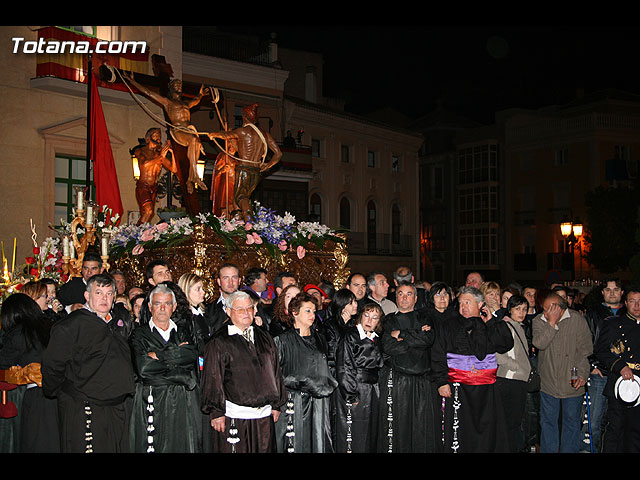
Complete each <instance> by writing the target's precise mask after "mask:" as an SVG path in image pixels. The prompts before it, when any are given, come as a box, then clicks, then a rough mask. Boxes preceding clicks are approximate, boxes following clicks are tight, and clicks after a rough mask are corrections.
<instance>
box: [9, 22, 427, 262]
mask: <svg viewBox="0 0 640 480" xmlns="http://www.w3.org/2000/svg"><path fill="white" fill-rule="evenodd" d="M83 29H84V32H82V30H83ZM0 33H1V35H0V42H2V43H1V44H0V45H1V46H2V53H1V54H0V55H2V60H4V62H5V65H6V68H5V69H4V70H3V73H2V75H1V76H0V89H1V90H0V93H1V94H2V96H3V99H4V100H3V102H2V104H1V106H0V108H1V109H2V114H3V118H4V119H5V121H4V128H3V132H2V137H1V138H0V144H1V145H2V146H3V148H4V151H5V155H3V158H2V159H1V160H0V168H2V171H3V173H4V175H3V176H2V179H1V180H0V182H1V183H0V188H1V189H2V191H3V192H4V194H5V201H4V202H3V205H2V207H0V208H1V211H2V222H0V238H1V239H2V240H3V241H4V244H5V245H8V244H10V243H11V241H13V238H14V237H15V238H16V240H17V242H16V243H17V246H18V248H17V255H16V256H17V263H22V261H23V260H22V259H24V257H25V256H27V255H29V253H30V251H31V248H32V246H33V245H32V241H31V234H32V232H31V230H30V225H31V222H32V223H33V224H35V225H36V228H37V233H38V235H39V240H42V239H43V238H44V237H46V236H49V235H50V234H51V232H50V231H49V230H48V226H49V225H52V226H56V225H59V224H60V218H62V217H63V216H65V215H69V213H70V212H71V209H72V207H73V205H74V198H73V185H76V184H83V183H85V182H86V178H87V173H86V172H87V171H88V170H87V160H86V159H87V142H86V138H87V133H86V131H87V85H86V68H87V66H86V65H87V64H86V60H85V59H83V57H82V55H77V54H63V55H59V54H57V53H44V54H40V53H31V52H26V51H21V52H18V53H12V52H13V50H14V48H15V45H16V41H15V40H13V39H16V38H22V39H23V43H22V45H23V46H24V45H28V46H29V47H31V46H32V45H36V44H37V42H38V41H40V39H41V38H42V39H45V40H50V39H52V38H54V39H56V38H57V39H63V38H67V37H68V36H69V35H80V36H79V37H74V38H92V39H94V40H95V39H100V40H106V41H110V42H121V41H126V40H131V41H143V42H146V45H147V47H148V50H147V54H146V55H144V56H142V57H140V56H139V57H135V58H134V59H131V58H128V57H127V56H126V55H111V56H110V57H109V58H108V59H107V60H105V58H103V57H101V56H96V55H94V56H93V66H94V68H98V67H99V65H101V64H102V63H104V62H106V61H110V62H120V68H122V69H123V70H129V71H134V72H136V73H137V74H138V73H139V74H140V75H141V76H142V78H144V79H146V80H149V81H154V80H156V79H158V78H159V73H158V70H157V68H158V65H160V66H161V67H163V68H164V69H165V70H164V72H165V73H166V72H167V71H168V72H169V76H170V77H172V78H180V79H182V80H183V83H184V91H185V93H187V94H191V95H193V94H194V92H195V93H197V90H198V89H199V87H200V85H205V86H207V87H212V89H215V91H216V92H217V93H219V99H218V102H217V103H216V102H213V101H211V97H208V98H207V99H205V100H203V101H202V102H201V104H200V105H199V106H198V107H197V108H195V109H194V110H193V111H192V117H191V122H192V123H193V124H194V125H196V127H197V129H198V131H200V132H208V131H218V130H222V129H231V128H235V127H236V126H238V125H239V122H241V115H240V111H241V109H242V108H243V107H244V106H246V105H250V104H253V103H258V104H259V110H258V111H259V122H258V123H259V125H260V127H261V128H263V129H265V130H268V131H269V132H270V133H271V135H272V136H273V137H274V139H275V140H276V141H277V142H278V143H279V144H280V145H281V146H282V150H283V158H282V161H281V162H280V164H279V165H278V166H277V167H275V168H274V169H273V171H272V172H270V174H269V175H268V176H265V178H263V181H262V182H261V184H260V186H259V188H258V189H257V190H256V192H255V198H256V200H258V201H260V202H261V203H263V204H265V205H267V206H270V207H271V208H274V209H275V210H276V211H278V212H279V213H283V210H284V209H286V210H287V211H289V212H290V213H293V214H294V215H296V217H297V218H300V219H303V218H308V219H312V220H319V221H321V222H322V223H324V224H326V225H328V226H330V227H339V226H341V225H342V226H344V227H346V228H347V229H348V230H349V233H348V237H349V246H350V248H352V249H353V254H352V255H351V261H352V262H353V265H352V269H354V270H356V269H357V270H363V271H371V270H374V269H375V270H383V271H386V272H389V273H390V272H391V270H393V269H394V268H395V267H396V266H397V265H398V263H403V264H407V265H410V266H411V267H412V268H417V267H418V263H419V249H418V241H417V238H418V236H417V232H418V225H419V222H418V220H417V208H418V198H417V192H418V182H417V177H418V175H417V172H418V169H417V165H418V162H417V151H418V149H419V146H420V144H421V142H422V139H421V137H420V136H419V135H417V134H414V133H411V132H406V131H399V130H398V129H395V128H393V127H389V126H386V125H384V124H382V123H376V122H372V121H368V120H365V119H361V118H358V117H355V116H352V115H348V114H346V113H345V112H344V110H343V109H341V104H340V102H339V101H336V100H333V99H327V98H324V97H323V96H322V82H321V79H322V72H321V68H322V58H321V55H319V54H313V53H309V52H286V53H284V52H283V55H282V57H280V56H279V52H278V48H277V44H276V42H275V41H273V40H268V41H266V42H262V43H257V44H256V42H251V41H250V40H245V41H244V42H245V43H244V44H243V43H242V41H239V40H238V39H237V38H228V37H224V36H223V35H215V34H214V33H215V32H211V31H207V32H193V31H191V32H189V33H190V34H189V35H187V34H185V31H183V27H179V26H97V27H69V28H66V27H64V28H59V27H37V26H31V27H28V26H8V27H2V28H1V29H0ZM85 34H88V35H89V36H88V37H85V36H84V35H85ZM238 45H240V49H239V50H238V48H237V46H238ZM99 93H100V97H101V101H102V106H103V110H104V115H105V120H106V124H107V127H108V133H109V138H110V142H111V147H112V151H113V156H114V161H115V166H116V170H117V179H118V184H119V188H120V194H121V197H122V203H123V207H124V217H125V218H124V221H129V220H130V219H135V218H136V213H137V210H138V207H137V202H136V199H135V180H134V177H133V171H132V162H131V155H130V149H131V148H132V147H134V146H136V145H138V144H139V139H140V138H142V137H143V136H144V134H145V132H146V131H147V130H148V129H149V128H151V127H157V126H159V125H158V122H157V121H156V120H157V119H158V118H162V116H163V112H162V109H161V108H160V107H159V106H158V105H155V104H154V103H153V102H151V101H149V100H147V99H146V98H144V97H143V96H141V95H136V96H135V97H134V96H133V95H132V94H131V93H130V92H128V91H127V90H126V89H125V88H124V87H123V85H122V84H118V82H114V83H113V84H108V83H101V84H100V86H99ZM160 126H162V125H160ZM288 131H291V132H292V134H293V136H294V138H295V140H296V141H295V143H294V144H293V145H291V144H285V142H284V139H285V136H286V135H287V132H288ZM163 138H165V139H166V133H163ZM204 149H205V155H204V156H203V160H204V161H205V177H204V178H205V183H208V184H209V185H210V184H211V175H212V171H213V166H214V161H215V157H216V155H217V153H218V151H219V148H218V145H216V144H215V142H210V141H205V142H204ZM89 172H90V169H89ZM90 175H91V174H90V173H89V176H90ZM209 194H210V192H208V191H202V192H201V193H200V194H199V201H200V206H201V209H202V210H206V209H208V208H211V200H210V198H209ZM169 201H170V200H169V199H167V198H166V199H163V200H161V202H169ZM158 206H159V207H160V206H162V203H159V204H158Z"/></svg>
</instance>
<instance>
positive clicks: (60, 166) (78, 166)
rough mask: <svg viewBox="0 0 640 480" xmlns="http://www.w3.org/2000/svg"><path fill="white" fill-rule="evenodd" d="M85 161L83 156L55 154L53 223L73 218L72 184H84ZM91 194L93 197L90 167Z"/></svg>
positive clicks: (56, 223)
mask: <svg viewBox="0 0 640 480" xmlns="http://www.w3.org/2000/svg"><path fill="white" fill-rule="evenodd" d="M86 183H87V161H86V160H85V159H84V158H76V157H64V156H61V155H60V156H57V157H56V159H55V188H54V191H55V194H54V205H55V207H54V225H58V224H59V222H60V219H61V218H63V219H64V220H65V221H67V222H70V221H71V220H72V219H73V208H74V207H75V204H76V203H75V202H76V199H75V192H74V190H73V186H74V185H86ZM91 196H92V198H95V188H94V187H93V169H91Z"/></svg>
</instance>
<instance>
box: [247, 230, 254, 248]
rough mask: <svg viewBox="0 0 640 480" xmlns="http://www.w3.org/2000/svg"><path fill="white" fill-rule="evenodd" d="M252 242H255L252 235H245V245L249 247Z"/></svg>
mask: <svg viewBox="0 0 640 480" xmlns="http://www.w3.org/2000/svg"><path fill="white" fill-rule="evenodd" d="M253 242H255V240H254V238H253V235H251V234H249V233H247V245H251V244H253Z"/></svg>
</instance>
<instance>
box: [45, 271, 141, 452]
mask: <svg viewBox="0 0 640 480" xmlns="http://www.w3.org/2000/svg"><path fill="white" fill-rule="evenodd" d="M115 291H116V289H115V282H114V281H113V278H111V276H109V275H104V274H98V275H94V276H92V277H91V278H90V279H89V280H88V282H87V289H86V292H85V299H86V304H85V306H84V308H80V309H78V310H75V311H74V312H72V313H70V314H69V315H67V316H66V317H65V318H63V319H60V320H58V321H57V322H55V323H54V324H53V326H52V328H51V339H50V341H49V345H48V346H47V349H46V350H45V352H44V355H43V360H42V388H43V391H44V393H45V395H46V396H49V397H57V399H58V414H59V418H60V430H61V431H60V439H61V445H60V447H61V451H62V452H63V453H82V452H96V453H100V452H104V453H113V452H128V451H129V419H130V410H131V396H132V395H133V391H134V374H133V368H132V365H131V352H130V350H129V345H128V344H127V341H126V339H125V336H124V335H122V334H121V333H120V332H118V330H119V329H121V328H122V327H121V326H118V325H117V323H116V322H115V321H114V320H112V318H111V315H110V313H109V311H110V310H111V305H112V303H113V299H114V298H115Z"/></svg>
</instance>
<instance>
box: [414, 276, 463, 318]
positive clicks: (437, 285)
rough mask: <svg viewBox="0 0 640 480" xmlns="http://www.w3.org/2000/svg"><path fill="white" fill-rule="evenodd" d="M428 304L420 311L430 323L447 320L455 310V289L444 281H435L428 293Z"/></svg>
mask: <svg viewBox="0 0 640 480" xmlns="http://www.w3.org/2000/svg"><path fill="white" fill-rule="evenodd" d="M426 304H427V305H426V307H424V308H422V309H420V310H419V312H420V315H421V316H424V317H426V319H427V321H428V323H429V324H430V325H435V324H436V323H438V322H444V321H446V319H447V318H448V317H450V316H451V314H452V312H454V310H455V307H454V298H453V290H451V287H450V286H449V285H447V284H446V283H444V282H433V284H432V285H431V288H430V289H429V293H427V299H426Z"/></svg>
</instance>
